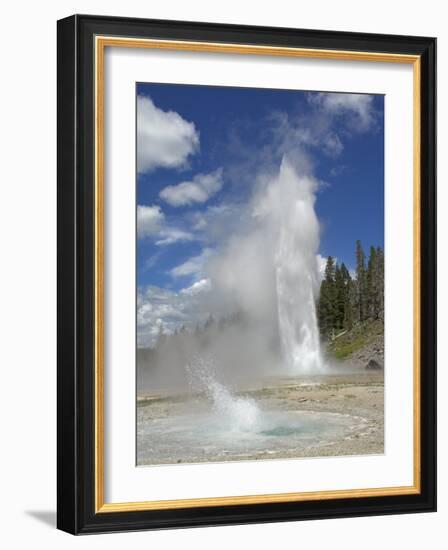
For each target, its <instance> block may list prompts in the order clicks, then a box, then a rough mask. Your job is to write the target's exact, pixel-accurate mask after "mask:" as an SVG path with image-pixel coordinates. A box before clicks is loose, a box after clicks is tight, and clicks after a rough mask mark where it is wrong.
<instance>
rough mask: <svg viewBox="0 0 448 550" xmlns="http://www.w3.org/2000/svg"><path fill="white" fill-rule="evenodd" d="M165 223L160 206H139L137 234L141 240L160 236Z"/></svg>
mask: <svg viewBox="0 0 448 550" xmlns="http://www.w3.org/2000/svg"><path fill="white" fill-rule="evenodd" d="M164 221H165V215H164V214H163V212H162V210H161V208H160V206H157V205H154V206H143V205H140V204H139V205H138V206H137V234H138V236H139V237H140V238H142V237H148V236H150V235H156V234H158V233H159V232H160V230H161V227H162V225H163V223H164Z"/></svg>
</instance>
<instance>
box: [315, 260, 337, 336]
mask: <svg viewBox="0 0 448 550" xmlns="http://www.w3.org/2000/svg"><path fill="white" fill-rule="evenodd" d="M335 291H336V289H335V264H334V259H333V257H332V256H328V258H327V263H326V266H325V275H324V280H323V281H322V283H321V287H320V296H319V304H318V318H319V326H320V330H321V334H322V335H323V336H328V335H329V334H330V333H331V331H332V330H333V329H334V324H335V301H336V300H335V299H336V292H335Z"/></svg>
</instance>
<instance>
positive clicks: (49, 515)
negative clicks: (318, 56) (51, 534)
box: [25, 510, 56, 529]
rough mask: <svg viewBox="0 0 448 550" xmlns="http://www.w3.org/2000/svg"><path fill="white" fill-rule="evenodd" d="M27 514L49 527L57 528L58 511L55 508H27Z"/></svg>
mask: <svg viewBox="0 0 448 550" xmlns="http://www.w3.org/2000/svg"><path fill="white" fill-rule="evenodd" d="M25 514H27V515H28V516H31V517H32V518H34V519H36V520H37V521H40V522H41V523H44V524H45V525H48V527H53V528H54V529H55V528H56V511H55V510H26V511H25Z"/></svg>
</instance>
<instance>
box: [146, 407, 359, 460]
mask: <svg viewBox="0 0 448 550" xmlns="http://www.w3.org/2000/svg"><path fill="white" fill-rule="evenodd" d="M363 423H364V419H362V418H359V417H354V416H349V415H343V414H336V413H326V412H315V411H285V412H281V411H280V412H279V411H275V412H274V411H262V410H259V409H258V408H253V407H251V406H250V403H249V406H248V403H247V402H243V401H242V403H241V408H240V410H238V411H237V414H236V415H234V416H233V415H228V414H219V411H216V410H212V411H210V412H199V413H188V414H180V415H173V416H167V417H164V418H145V417H144V415H142V416H140V417H139V421H138V436H137V442H138V444H137V462H138V464H140V465H143V464H175V463H194V462H219V461H228V460H242V459H247V460H253V459H257V458H262V459H264V458H280V457H283V456H294V451H301V452H300V453H299V452H298V455H303V452H302V451H303V450H304V449H306V448H308V447H316V446H324V445H331V444H332V442H333V441H336V440H340V439H341V438H344V437H346V436H349V435H350V434H351V433H353V431H354V430H356V429H357V428H359V427H360V425H362V424H363Z"/></svg>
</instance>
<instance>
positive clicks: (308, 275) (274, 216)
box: [262, 157, 324, 374]
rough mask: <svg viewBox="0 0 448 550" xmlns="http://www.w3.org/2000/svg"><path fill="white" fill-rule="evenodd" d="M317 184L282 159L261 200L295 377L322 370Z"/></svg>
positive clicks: (288, 358) (286, 355) (286, 350)
mask: <svg viewBox="0 0 448 550" xmlns="http://www.w3.org/2000/svg"><path fill="white" fill-rule="evenodd" d="M315 188H316V181H315V180H314V179H313V178H311V177H308V176H306V175H300V176H299V175H298V173H297V171H296V169H295V168H294V166H293V165H292V164H291V163H290V162H289V161H288V159H287V158H286V157H284V158H283V160H282V164H281V167H280V172H279V175H278V177H277V178H276V179H274V180H272V181H271V182H270V184H269V186H268V187H267V188H266V190H265V195H264V196H263V197H262V208H263V207H264V208H263V210H264V212H263V217H264V218H265V221H267V223H268V227H269V231H270V233H271V234H272V235H275V238H274V243H273V244H274V254H273V255H274V268H275V282H276V294H277V313H278V325H279V333H280V340H281V344H282V350H283V355H284V360H285V362H286V365H287V368H288V369H289V371H290V372H292V373H293V374H300V373H304V372H310V371H316V370H321V369H322V368H323V367H324V362H323V359H322V354H321V349H320V338H319V330H318V324H317V318H316V306H315V297H316V292H317V285H318V277H317V259H316V255H317V251H318V247H319V223H318V219H317V216H316V213H315V211H314V202H315V196H314V193H315Z"/></svg>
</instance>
